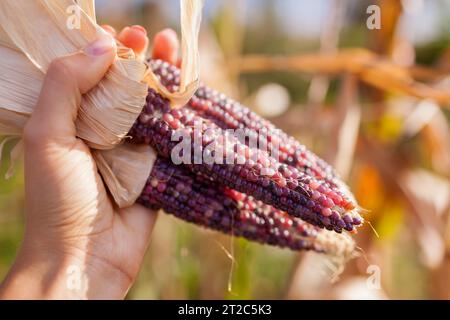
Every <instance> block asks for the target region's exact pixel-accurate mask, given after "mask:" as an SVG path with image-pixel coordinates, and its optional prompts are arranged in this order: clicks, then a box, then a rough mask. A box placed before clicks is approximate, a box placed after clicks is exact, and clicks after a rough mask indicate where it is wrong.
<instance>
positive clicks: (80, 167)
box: [0, 26, 178, 299]
mask: <svg viewBox="0 0 450 320" xmlns="http://www.w3.org/2000/svg"><path fill="white" fill-rule="evenodd" d="M104 29H105V30H106V31H108V33H109V34H105V35H103V36H100V37H99V38H98V39H97V41H95V42H94V43H93V44H91V45H89V46H88V47H87V48H85V49H84V50H83V52H80V53H76V54H73V55H70V56H67V57H63V58H59V59H57V60H55V61H54V62H52V64H51V65H50V67H49V69H48V72H47V75H46V79H45V81H44V85H43V88H42V91H41V95H40V98H39V101H38V103H37V105H36V108H35V110H34V112H33V114H32V116H31V118H30V119H29V121H28V123H27V124H26V126H25V129H24V145H25V208H26V226H25V234H24V239H23V242H22V245H21V248H20V250H19V252H18V254H17V257H16V261H15V263H14V265H13V266H12V268H11V270H10V271H9V273H8V275H7V277H6V279H5V280H4V282H3V283H2V285H1V286H0V298H3V299H122V298H124V297H125V296H126V294H127V292H128V290H129V288H130V287H131V285H132V284H133V282H134V281H135V279H136V277H137V274H138V272H139V269H140V265H141V263H142V260H143V257H144V253H145V251H146V249H147V246H148V242H149V238H150V235H151V231H152V228H153V225H154V223H155V218H156V214H155V213H154V212H151V211H149V210H148V209H146V208H144V207H142V206H140V205H138V204H135V205H133V206H131V207H129V208H126V209H118V208H117V207H115V206H114V204H113V202H112V201H111V198H110V196H109V195H108V193H107V191H106V189H105V186H104V185H103V182H102V180H101V177H100V176H99V174H98V172H97V168H96V165H95V162H94V160H93V158H92V156H91V153H90V150H89V148H88V147H87V146H86V144H85V143H84V142H83V141H82V140H80V139H78V138H77V137H76V130H75V119H76V117H77V113H78V108H79V106H80V99H81V96H82V94H84V93H86V92H88V91H89V90H90V89H92V88H93V87H94V86H95V85H96V84H97V83H98V82H99V81H100V80H101V79H102V77H103V76H104V74H105V73H106V71H107V70H108V68H109V67H110V65H111V64H112V62H113V61H114V59H115V54H116V46H115V42H114V40H113V36H116V32H115V30H114V29H113V28H112V27H110V26H104ZM116 37H117V39H118V40H119V41H120V42H121V43H123V44H125V45H126V46H128V47H130V48H132V49H133V50H135V52H136V53H137V54H140V53H142V52H143V51H144V50H145V49H146V48H147V46H148V38H147V34H146V31H145V29H144V28H142V27H140V26H132V27H126V28H125V29H123V30H122V31H121V32H120V33H119V34H118V35H117V36H116ZM177 50H178V40H177V38H176V34H175V33H174V32H173V31H172V30H164V31H162V32H160V33H159V34H157V36H156V37H155V42H154V47H153V56H154V57H157V58H162V59H164V60H166V61H168V62H170V63H176V59H177Z"/></svg>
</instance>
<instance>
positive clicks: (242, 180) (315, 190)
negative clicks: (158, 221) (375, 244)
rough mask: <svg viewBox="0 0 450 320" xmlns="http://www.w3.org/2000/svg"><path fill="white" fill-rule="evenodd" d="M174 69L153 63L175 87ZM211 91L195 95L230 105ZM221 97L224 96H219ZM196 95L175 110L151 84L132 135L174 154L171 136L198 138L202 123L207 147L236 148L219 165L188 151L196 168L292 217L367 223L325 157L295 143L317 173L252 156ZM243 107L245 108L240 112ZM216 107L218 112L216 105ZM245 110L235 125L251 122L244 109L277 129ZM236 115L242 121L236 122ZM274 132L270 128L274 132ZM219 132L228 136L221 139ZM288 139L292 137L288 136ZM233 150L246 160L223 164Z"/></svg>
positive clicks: (344, 224) (319, 222)
mask: <svg viewBox="0 0 450 320" xmlns="http://www.w3.org/2000/svg"><path fill="white" fill-rule="evenodd" d="M168 70H169V71H168ZM174 70H175V68H174V67H170V66H169V65H168V64H166V63H162V62H155V63H154V72H155V74H157V75H159V76H160V78H161V79H160V80H161V83H163V84H165V85H167V86H168V88H169V89H170V90H175V89H176V88H175V87H174V86H176V83H177V80H178V74H177V73H176V72H174ZM208 90H210V89H205V88H201V89H199V91H200V93H198V92H197V94H196V96H202V95H203V98H202V99H203V100H204V102H203V105H211V104H213V103H215V104H217V105H219V104H220V103H221V102H220V101H222V104H224V105H226V104H227V103H228V102H229V101H231V100H228V99H227V98H226V97H224V96H221V95H219V94H215V95H214V96H208V95H205V94H204V93H202V91H208ZM208 92H209V91H208ZM219 96H220V98H218V97H219ZM195 99H197V98H194V99H192V100H191V102H190V103H189V106H188V107H184V108H181V109H171V108H170V103H169V101H168V100H166V99H164V98H163V97H162V96H161V95H159V94H157V93H156V92H155V91H154V90H152V89H150V90H149V94H148V96H147V104H146V105H145V107H144V109H143V111H142V114H141V116H140V117H139V119H138V121H137V122H136V123H135V125H134V126H133V128H132V130H131V131H130V135H131V136H132V137H133V139H132V141H133V142H134V143H146V144H150V145H151V146H153V147H154V148H155V149H156V150H157V152H158V153H159V154H160V155H161V156H163V157H165V158H170V157H171V154H172V151H174V148H175V146H176V145H177V143H178V142H176V141H172V140H171V137H172V135H173V134H174V133H175V132H176V131H180V130H181V131H183V132H184V133H185V135H187V136H190V137H191V138H192V140H193V141H194V140H195V137H194V135H196V134H198V133H195V129H198V128H200V131H201V134H200V136H201V144H202V147H203V148H204V149H207V147H208V146H209V145H211V144H215V145H216V146H218V147H219V148H222V149H226V148H227V146H225V144H226V143H231V144H232V146H233V148H231V149H232V150H231V151H230V148H228V151H229V153H228V154H227V155H225V154H224V155H222V156H221V157H223V158H222V159H219V160H220V161H218V162H215V163H214V164H204V163H201V164H196V163H198V162H197V161H196V160H197V159H196V155H195V152H192V153H191V154H189V155H187V157H188V158H189V160H190V163H191V164H187V165H186V167H187V168H189V169H190V170H191V171H192V172H194V173H196V174H202V175H205V176H208V177H210V178H212V179H213V180H214V181H215V182H216V183H219V184H221V185H223V186H226V187H228V188H231V189H234V190H237V191H239V192H242V193H245V194H247V195H249V196H251V197H254V198H255V199H257V200H259V201H262V202H264V203H266V204H268V205H271V206H273V207H275V208H277V209H279V210H281V211H285V212H287V213H288V214H289V215H291V216H292V217H298V218H301V219H303V220H305V221H307V222H309V223H311V224H313V225H315V226H318V227H320V228H326V229H328V230H334V231H336V232H338V233H340V232H342V230H344V229H345V230H347V231H353V230H354V228H355V226H357V225H359V224H361V223H362V218H361V217H360V215H359V214H358V212H357V210H356V209H355V208H356V203H355V201H354V200H353V198H352V197H351V195H349V194H348V192H347V190H346V189H345V188H342V187H340V186H341V185H343V183H342V182H340V181H339V179H338V177H337V176H336V175H335V174H334V172H333V171H332V169H331V168H330V167H329V166H328V165H327V164H326V163H325V162H324V161H323V160H321V159H320V158H318V157H317V156H315V155H313V154H312V153H311V152H309V151H307V150H306V148H304V147H303V146H301V145H300V144H299V143H298V142H297V143H296V144H297V146H298V148H301V150H303V151H302V153H301V154H302V156H303V158H302V159H304V160H305V159H309V160H308V161H310V162H312V161H314V163H315V168H316V169H315V172H316V174H312V171H309V170H305V169H304V166H300V165H298V162H297V163H296V164H297V166H292V165H290V164H289V163H280V162H278V161H277V160H276V159H274V158H272V157H271V156H270V155H268V154H266V153H261V155H259V156H257V158H256V159H255V158H254V157H253V155H255V154H258V150H255V149H253V148H251V147H250V146H248V145H246V144H245V142H244V143H242V142H241V141H239V140H238V139H237V138H235V137H230V136H227V134H226V132H225V131H224V130H223V128H222V127H226V125H222V127H219V126H218V125H217V124H216V122H217V121H215V122H213V121H211V120H209V119H205V118H204V117H202V115H204V113H203V112H201V110H204V108H200V107H195V106H194V107H193V106H192V105H193V104H195V103H196V101H197V100H195ZM224 108H225V107H224ZM241 109H242V110H244V111H240V110H241ZM211 110H212V111H214V110H213V108H211ZM220 110H222V109H220ZM246 110H248V109H243V107H242V106H241V105H239V104H234V118H235V121H234V122H233V123H234V124H235V126H241V127H246V125H247V123H248V122H249V121H250V120H242V118H243V115H244V114H247V115H250V116H249V117H250V118H252V119H253V122H251V121H250V123H259V124H253V125H252V127H253V128H256V127H258V126H259V127H261V126H263V125H265V126H266V127H269V128H270V129H271V130H272V129H273V128H275V127H274V126H273V125H271V124H270V123H268V122H267V121H266V120H263V119H261V118H259V117H257V116H256V115H255V114H250V113H249V112H248V111H246ZM223 114H224V113H223ZM216 118H217V117H216ZM236 118H238V119H240V120H239V121H237V120H236ZM250 118H249V119H250ZM229 119H231V118H229ZM232 121H233V120H230V121H229V122H230V123H231V122H232ZM223 122H225V121H222V123H223ZM199 124H200V125H199ZM236 124H237V125H236ZM270 132H271V131H268V134H269V135H270ZM280 136H282V137H284V136H286V137H287V135H286V134H283V133H281V134H279V136H272V137H271V139H277V138H278V137H280ZM220 137H227V138H226V139H223V138H222V139H221V138H220ZM287 139H289V140H293V138H289V137H287ZM225 140H226V141H225ZM297 152H298V149H297ZM230 153H231V158H233V159H234V160H237V159H240V160H241V162H239V161H234V162H233V163H241V164H233V165H230V164H224V163H226V162H225V157H229V156H230ZM285 154H287V151H285ZM287 158H288V157H285V162H286V160H288V159H287ZM305 161H306V160H305ZM263 171H264V172H266V173H267V172H270V174H269V175H266V174H263ZM323 172H327V174H326V175H324V174H322V173H323Z"/></svg>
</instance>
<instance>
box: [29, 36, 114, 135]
mask: <svg viewBox="0 0 450 320" xmlns="http://www.w3.org/2000/svg"><path fill="white" fill-rule="evenodd" d="M115 55H116V47H115V41H114V39H113V38H112V37H111V36H110V35H108V34H106V33H105V34H104V35H102V36H101V37H100V38H99V39H98V40H97V41H95V42H94V43H92V44H90V45H89V46H88V47H86V48H85V49H84V50H83V52H80V53H76V54H72V55H70V56H66V57H62V58H59V59H56V60H55V61H53V62H52V63H51V64H50V67H49V69H48V71H47V75H46V77H45V80H44V84H43V87H42V90H41V95H40V97H39V99H38V103H37V105H36V107H35V110H34V111H33V114H32V116H31V118H30V120H29V121H28V123H27V124H26V126H25V132H24V136H25V142H27V141H28V142H32V143H34V142H39V141H40V139H42V140H45V139H43V138H48V137H60V138H62V137H75V119H76V116H77V112H78V107H79V105H80V100H81V95H82V94H84V93H86V92H88V91H89V90H91V89H92V88H93V87H94V86H95V85H96V84H97V83H98V82H99V81H100V80H101V79H102V78H103V76H104V75H105V73H106V71H107V70H108V68H109V67H110V65H111V64H112V63H113V61H114V58H115Z"/></svg>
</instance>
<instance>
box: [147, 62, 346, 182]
mask: <svg viewBox="0 0 450 320" xmlns="http://www.w3.org/2000/svg"><path fill="white" fill-rule="evenodd" d="M150 66H151V67H152V70H153V72H154V73H155V74H156V75H158V77H159V79H160V81H161V82H162V84H164V85H165V86H166V87H168V88H169V90H176V89H177V87H178V85H179V79H180V70H179V69H178V68H177V67H175V66H173V65H170V64H168V63H167V62H163V61H161V60H151V61H150ZM185 107H187V108H190V109H192V110H194V111H195V112H196V113H197V114H198V115H200V116H202V117H204V118H206V119H209V120H211V121H212V122H214V123H215V124H216V125H218V126H219V127H221V128H222V129H250V130H252V131H253V132H254V133H256V134H257V135H258V138H259V136H260V135H262V136H263V137H264V138H265V139H262V140H261V141H267V146H266V147H267V150H268V151H269V152H270V151H271V150H272V145H273V144H275V145H277V146H279V150H278V157H279V161H280V162H282V163H285V164H288V165H290V166H293V167H296V168H297V169H298V170H300V171H302V172H304V173H306V174H308V175H311V176H314V177H315V178H317V179H319V180H323V181H326V182H327V184H328V186H329V187H332V188H336V187H337V188H340V187H342V183H341V182H340V181H339V176H338V175H337V174H336V172H335V171H334V170H333V168H332V167H331V166H330V165H329V164H327V163H326V162H325V161H324V160H322V159H321V158H319V157H318V156H317V155H315V154H314V153H312V152H310V151H309V150H308V149H307V148H306V147H305V146H304V145H302V144H300V143H299V142H298V141H297V140H296V139H294V138H293V137H291V136H289V135H287V134H286V133H285V132H283V131H282V130H280V129H278V128H276V127H275V126H274V125H273V124H272V123H271V122H270V121H268V120H266V119H264V118H262V117H260V116H259V115H257V114H256V113H254V112H252V111H251V110H250V109H249V108H247V107H245V106H243V105H241V104H239V103H238V102H236V101H234V100H232V99H230V98H228V97H227V96H226V95H224V94H221V93H219V92H217V91H216V90H213V89H211V88H208V87H206V86H203V85H202V86H200V88H199V89H198V90H197V92H196V93H195V95H194V96H193V97H192V99H191V100H190V101H189V103H188V104H187V105H186V106H185ZM275 139H276V140H277V141H275Z"/></svg>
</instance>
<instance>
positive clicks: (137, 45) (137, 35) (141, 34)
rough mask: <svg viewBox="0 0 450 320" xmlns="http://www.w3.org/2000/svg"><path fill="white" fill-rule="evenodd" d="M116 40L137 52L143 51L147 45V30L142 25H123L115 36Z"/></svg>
mask: <svg viewBox="0 0 450 320" xmlns="http://www.w3.org/2000/svg"><path fill="white" fill-rule="evenodd" d="M117 40H119V41H120V42H122V43H123V45H125V46H126V47H128V48H131V49H133V51H134V52H136V53H137V54H141V53H144V52H145V51H146V50H147V47H148V42H149V41H148V38H147V31H146V30H145V28H144V27H142V26H138V25H134V26H131V27H125V28H124V29H123V30H122V31H121V32H120V33H119V35H118V36H117Z"/></svg>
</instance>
